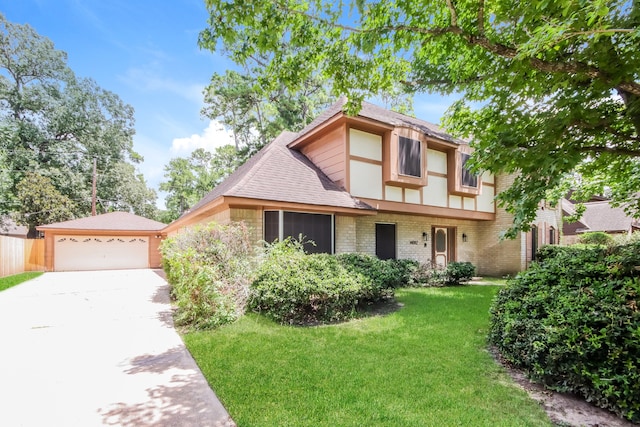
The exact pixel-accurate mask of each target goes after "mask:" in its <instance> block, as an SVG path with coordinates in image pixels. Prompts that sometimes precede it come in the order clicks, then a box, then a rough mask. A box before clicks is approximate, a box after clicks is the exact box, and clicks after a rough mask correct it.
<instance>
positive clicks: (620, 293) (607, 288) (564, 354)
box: [489, 243, 640, 422]
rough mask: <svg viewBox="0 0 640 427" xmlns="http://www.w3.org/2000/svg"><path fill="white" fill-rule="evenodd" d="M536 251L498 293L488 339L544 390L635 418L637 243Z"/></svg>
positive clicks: (639, 402) (638, 380) (639, 363)
mask: <svg viewBox="0 0 640 427" xmlns="http://www.w3.org/2000/svg"><path fill="white" fill-rule="evenodd" d="M540 255H541V256H540V257H539V258H538V262H537V263H534V264H533V265H532V266H531V268H530V269H529V270H527V271H525V272H523V273H520V274H519V275H518V276H517V277H516V278H515V279H513V280H511V281H510V282H509V283H508V285H507V286H506V287H505V288H504V289H503V290H501V291H500V293H499V294H498V295H497V297H496V299H495V301H494V303H493V306H492V308H491V326H490V332H489V341H490V342H491V343H492V344H493V345H495V346H496V347H497V348H498V350H499V351H500V353H501V354H502V356H503V357H504V358H505V359H506V360H507V361H509V362H510V363H512V364H514V365H515V366H517V367H519V368H522V369H524V370H525V371H526V372H527V373H528V374H529V375H530V376H531V378H532V379H534V380H536V381H538V382H541V383H543V384H544V385H546V386H547V387H549V388H551V389H554V390H558V391H562V392H572V393H576V394H578V395H581V396H583V397H584V398H585V399H586V400H587V401H589V402H592V403H594V404H595V405H597V406H600V407H603V408H607V409H609V410H611V411H614V412H616V413H618V414H619V415H622V416H624V417H626V418H628V419H629V420H632V421H634V422H638V421H640V399H639V398H638V396H640V301H639V299H640V297H639V296H640V278H639V277H638V274H639V272H638V270H637V268H638V266H640V243H635V244H631V245H625V246H615V247H611V248H606V247H603V246H600V247H582V248H581V247H558V246H555V247H545V248H543V250H541V251H540Z"/></svg>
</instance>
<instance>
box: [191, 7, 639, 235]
mask: <svg viewBox="0 0 640 427" xmlns="http://www.w3.org/2000/svg"><path fill="white" fill-rule="evenodd" d="M206 4H207V8H208V11H209V14H210V17H209V27H208V28H207V29H205V30H204V31H203V32H202V33H201V35H200V43H201V45H203V46H206V47H207V48H209V49H211V50H216V49H222V50H223V51H224V52H226V53H227V54H228V55H229V56H230V57H231V58H233V59H234V60H235V61H236V62H237V63H239V64H241V65H243V64H247V63H250V62H252V61H253V60H254V58H255V57H256V56H260V57H265V58H267V60H266V61H265V62H264V67H262V68H261V69H260V75H259V79H260V80H261V81H271V82H278V84H281V85H285V86H287V87H288V88H289V90H292V91H295V90H298V89H300V88H301V87H302V85H303V84H304V82H305V81H307V80H308V79H309V78H310V76H322V77H323V78H329V79H331V81H332V84H333V86H332V90H333V93H334V94H336V95H338V94H347V95H348V96H349V100H350V104H349V111H350V112H351V113H355V112H357V110H358V108H359V103H360V101H361V100H362V99H364V97H367V96H375V95H376V94H378V93H380V92H385V91H393V90H394V89H396V88H397V87H398V84H401V85H402V86H404V88H405V89H406V90H408V91H411V92H414V93H415V92H423V91H429V92H439V93H454V92H455V93H460V94H461V97H462V99H461V100H460V101H459V102H457V103H455V104H454V105H453V106H452V107H451V108H450V110H449V112H448V116H447V118H446V121H445V124H446V126H447V128H448V129H449V130H450V131H451V132H453V133H456V134H458V135H460V136H464V137H469V138H473V145H474V146H475V148H476V151H475V155H474V159H475V165H476V167H477V168H479V169H484V170H489V171H491V172H494V173H515V174H518V177H517V179H516V180H515V182H514V184H513V186H512V187H511V188H510V189H509V190H507V191H505V192H503V193H501V194H500V195H499V196H498V202H499V203H500V204H502V205H504V206H506V208H507V209H508V210H509V211H511V212H513V213H514V214H515V220H514V224H513V227H512V229H511V230H510V233H509V234H510V235H514V234H515V233H516V232H517V231H519V230H526V229H527V228H528V227H529V224H530V222H531V221H532V220H533V218H534V216H535V211H536V208H537V206H538V203H539V201H540V200H542V199H543V198H545V197H551V196H552V195H554V194H555V195H556V196H557V195H558V194H559V193H560V192H561V190H564V189H565V188H566V187H567V186H568V185H569V184H568V183H567V182H568V181H567V180H568V179H569V178H570V177H571V176H573V174H572V173H573V172H574V171H577V172H578V173H579V176H580V181H579V182H572V183H571V184H573V185H577V184H580V190H581V191H579V193H583V195H584V196H587V195H588V193H593V192H596V193H598V192H602V191H604V190H605V188H607V189H608V190H609V192H610V193H611V195H612V196H613V197H614V199H615V201H616V202H618V203H624V202H626V203H628V206H629V209H630V211H633V212H635V213H636V214H637V213H640V191H639V190H640V173H638V172H640V165H639V159H640V137H639V135H640V67H639V66H638V65H639V64H640V43H639V41H640V30H639V25H638V24H639V23H640V1H638V0H631V1H628V0H592V1H575V0H556V1H534V2H520V1H515V0H471V1H456V0H439V1H435V0H425V1H403V2H388V1H373V2H364V1H360V0H356V1H353V2H352V3H351V4H345V3H344V2H331V1H328V0H311V1H309V2H304V3H300V2H297V1H294V0H256V1H252V2H246V1H240V0H207V1H206ZM574 194H575V193H574Z"/></svg>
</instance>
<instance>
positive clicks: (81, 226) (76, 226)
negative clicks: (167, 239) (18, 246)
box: [36, 212, 167, 231]
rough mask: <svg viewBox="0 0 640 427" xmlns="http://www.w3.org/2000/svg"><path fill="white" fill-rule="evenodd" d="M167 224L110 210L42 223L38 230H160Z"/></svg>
mask: <svg viewBox="0 0 640 427" xmlns="http://www.w3.org/2000/svg"><path fill="white" fill-rule="evenodd" d="M166 226H167V224H163V223H161V222H158V221H154V220H152V219H148V218H144V217H141V216H138V215H134V214H132V213H129V212H110V213H106V214H102V215H96V216H89V217H86V218H80V219H74V220H71V221H64V222H56V223H53V224H47V225H40V226H38V227H36V228H37V229H38V230H51V229H55V230H95V231H98V230H104V231H159V230H162V229H163V228H165V227H166Z"/></svg>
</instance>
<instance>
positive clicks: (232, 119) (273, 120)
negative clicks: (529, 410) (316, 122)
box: [202, 61, 330, 163]
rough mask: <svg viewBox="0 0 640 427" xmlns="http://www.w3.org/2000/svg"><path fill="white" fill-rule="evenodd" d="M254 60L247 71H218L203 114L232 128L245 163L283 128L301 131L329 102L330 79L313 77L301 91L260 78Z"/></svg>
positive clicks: (205, 96)
mask: <svg viewBox="0 0 640 427" xmlns="http://www.w3.org/2000/svg"><path fill="white" fill-rule="evenodd" d="M259 63H261V61H258V62H256V61H253V62H252V63H251V64H250V65H247V67H245V68H246V69H247V71H246V72H245V73H239V72H237V71H226V72H225V73H224V74H218V73H214V75H213V76H212V78H211V83H210V84H209V86H208V87H207V88H206V90H205V92H204V102H205V107H204V108H203V109H202V114H203V115H204V116H206V117H208V118H210V119H216V120H218V121H220V122H221V123H222V124H223V125H224V126H225V127H226V128H227V129H229V130H230V131H231V133H232V134H233V137H234V142H235V148H236V151H238V157H239V158H240V160H241V163H243V162H244V160H246V159H247V158H248V157H249V156H251V155H252V154H254V153H255V152H256V151H258V150H259V149H260V148H262V147H263V146H264V145H266V144H267V143H268V142H269V141H271V140H273V139H274V138H275V137H276V136H278V135H279V134H280V132H282V131H283V130H290V131H294V132H295V131H298V130H300V129H302V128H303V127H304V126H305V125H307V124H309V123H310V122H311V120H312V119H313V118H314V117H315V116H316V115H317V114H319V113H320V111H322V110H323V109H324V108H326V106H327V105H328V104H329V101H330V98H329V93H328V89H327V87H326V86H327V85H326V82H323V81H321V80H320V79H310V80H308V81H306V82H305V84H304V85H303V86H302V87H301V88H300V89H299V90H297V91H293V92H292V91H289V90H288V89H287V88H286V87H284V86H280V85H273V84H272V82H270V83H264V82H261V81H259V79H258V78H257V77H255V76H254V75H253V74H254V72H255V70H257V69H258V68H256V67H257V65H256V64H259Z"/></svg>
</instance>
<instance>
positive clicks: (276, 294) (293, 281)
mask: <svg viewBox="0 0 640 427" xmlns="http://www.w3.org/2000/svg"><path fill="white" fill-rule="evenodd" d="M381 262H382V261H379V260H378V261H377V262H376V261H374V260H373V259H369V258H367V257H360V256H342V257H339V256H334V255H329V254H305V253H304V250H303V247H302V245H301V244H300V243H298V242H296V241H294V240H291V239H287V240H285V241H283V242H276V243H273V244H271V245H269V246H268V248H267V250H266V254H265V259H264V260H263V262H262V264H261V266H260V268H259V270H258V273H257V278H256V280H255V281H254V282H253V284H252V285H251V295H250V298H249V307H250V308H251V309H252V310H254V311H257V312H261V313H263V314H265V315H266V316H267V317H270V318H272V319H274V320H275V321H277V322H280V323H285V324H286V323H288V324H309V323H318V322H336V321H342V320H347V319H350V318H353V317H355V316H356V315H357V311H358V307H360V306H362V305H364V304H367V303H372V302H376V301H380V300H382V299H385V298H390V297H393V289H392V288H391V287H390V286H389V284H390V282H389V278H388V276H387V274H388V271H387V270H386V267H384V266H382V265H381V264H379V263H381ZM365 265H369V266H372V267H373V270H372V273H371V274H364V273H363V272H362V270H363V269H364V268H365V267H364V266H365ZM372 277H381V278H383V279H384V280H380V281H374V280H373V279H372Z"/></svg>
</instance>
